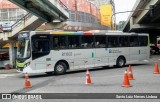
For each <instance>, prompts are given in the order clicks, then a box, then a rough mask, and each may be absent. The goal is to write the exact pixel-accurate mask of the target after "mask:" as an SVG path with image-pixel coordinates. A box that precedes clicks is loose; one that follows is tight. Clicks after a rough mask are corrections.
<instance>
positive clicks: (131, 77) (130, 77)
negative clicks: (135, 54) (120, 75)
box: [128, 71, 134, 80]
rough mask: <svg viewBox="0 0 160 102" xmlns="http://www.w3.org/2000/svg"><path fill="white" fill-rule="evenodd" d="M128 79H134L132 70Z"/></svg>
mask: <svg viewBox="0 0 160 102" xmlns="http://www.w3.org/2000/svg"><path fill="white" fill-rule="evenodd" d="M128 79H129V80H134V78H133V74H132V72H131V71H129V72H128Z"/></svg>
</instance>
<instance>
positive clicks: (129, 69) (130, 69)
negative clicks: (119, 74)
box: [128, 65, 132, 73]
mask: <svg viewBox="0 0 160 102" xmlns="http://www.w3.org/2000/svg"><path fill="white" fill-rule="evenodd" d="M129 71H131V73H132V67H131V65H129V66H128V72H129Z"/></svg>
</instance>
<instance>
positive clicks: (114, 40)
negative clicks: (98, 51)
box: [108, 36, 118, 47]
mask: <svg viewBox="0 0 160 102" xmlns="http://www.w3.org/2000/svg"><path fill="white" fill-rule="evenodd" d="M108 47H118V37H116V36H108Z"/></svg>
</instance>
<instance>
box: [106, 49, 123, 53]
mask: <svg viewBox="0 0 160 102" xmlns="http://www.w3.org/2000/svg"><path fill="white" fill-rule="evenodd" d="M121 52H122V51H119V50H114V49H113V50H112V49H110V50H109V53H121Z"/></svg>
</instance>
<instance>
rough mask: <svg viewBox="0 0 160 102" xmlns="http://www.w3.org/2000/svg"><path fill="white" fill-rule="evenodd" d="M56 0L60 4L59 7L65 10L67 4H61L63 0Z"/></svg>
mask: <svg viewBox="0 0 160 102" xmlns="http://www.w3.org/2000/svg"><path fill="white" fill-rule="evenodd" d="M57 2H58V3H59V4H60V5H61V7H63V8H64V9H65V10H68V8H67V6H66V5H65V4H63V2H62V1H61V0H57Z"/></svg>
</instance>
